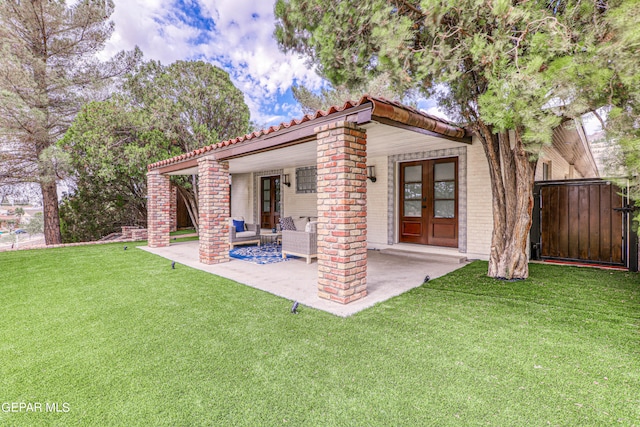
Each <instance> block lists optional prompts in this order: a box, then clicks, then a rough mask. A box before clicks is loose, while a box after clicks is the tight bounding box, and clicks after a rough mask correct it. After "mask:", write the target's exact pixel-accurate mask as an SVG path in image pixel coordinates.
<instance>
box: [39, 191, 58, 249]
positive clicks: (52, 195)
mask: <svg viewBox="0 0 640 427" xmlns="http://www.w3.org/2000/svg"><path fill="white" fill-rule="evenodd" d="M40 188H41V189H42V206H43V210H44V240H45V242H46V244H47V245H57V244H60V243H62V236H61V234H60V214H59V212H58V190H57V186H56V181H55V179H51V180H43V181H42V182H40Z"/></svg>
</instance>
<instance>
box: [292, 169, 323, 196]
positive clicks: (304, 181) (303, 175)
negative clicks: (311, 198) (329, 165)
mask: <svg viewBox="0 0 640 427" xmlns="http://www.w3.org/2000/svg"><path fill="white" fill-rule="evenodd" d="M317 181H318V168H317V167H316V166H308V167H305V168H296V193H315V192H316V191H317Z"/></svg>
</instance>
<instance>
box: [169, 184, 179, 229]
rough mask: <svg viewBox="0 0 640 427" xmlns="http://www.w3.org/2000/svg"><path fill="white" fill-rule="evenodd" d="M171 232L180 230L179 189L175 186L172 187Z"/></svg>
mask: <svg viewBox="0 0 640 427" xmlns="http://www.w3.org/2000/svg"><path fill="white" fill-rule="evenodd" d="M170 214H171V227H170V229H171V231H176V230H177V229H178V189H177V188H176V186H175V185H172V186H171V210H170Z"/></svg>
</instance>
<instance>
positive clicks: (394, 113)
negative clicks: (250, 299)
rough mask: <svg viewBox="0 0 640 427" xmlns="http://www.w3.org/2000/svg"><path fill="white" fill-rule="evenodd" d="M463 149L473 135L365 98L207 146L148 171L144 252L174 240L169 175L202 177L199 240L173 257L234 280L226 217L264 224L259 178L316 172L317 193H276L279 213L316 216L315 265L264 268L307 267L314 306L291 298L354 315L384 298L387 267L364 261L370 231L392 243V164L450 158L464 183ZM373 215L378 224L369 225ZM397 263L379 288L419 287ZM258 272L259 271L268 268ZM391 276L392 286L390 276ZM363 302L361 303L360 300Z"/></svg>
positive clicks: (462, 231) (459, 222) (460, 222)
mask: <svg viewBox="0 0 640 427" xmlns="http://www.w3.org/2000/svg"><path fill="white" fill-rule="evenodd" d="M469 144H471V137H470V136H469V134H468V133H467V132H466V131H465V130H464V129H461V128H459V127H456V126H454V125H452V124H450V123H447V122H446V121H443V120H441V119H437V118H435V117H432V116H429V115H428V114H425V113H423V112H420V111H418V110H415V109H413V108H411V107H407V106H404V105H401V104H398V103H395V102H392V101H388V100H384V99H380V98H373V97H366V96H365V97H363V98H362V99H361V100H360V101H358V102H347V103H345V104H344V105H343V106H341V107H332V108H331V109H329V110H328V111H324V112H321V111H319V112H316V113H315V114H313V115H307V116H305V117H303V118H302V119H301V120H294V121H291V122H290V123H287V124H281V125H279V126H275V127H271V128H269V129H266V130H262V131H259V132H254V133H252V134H249V135H244V136H242V137H239V138H235V139H233V140H228V141H223V142H220V143H217V144H213V145H210V146H207V147H203V148H201V149H198V150H195V151H193V152H191V153H187V154H183V155H180V156H177V157H174V158H171V159H167V160H164V161H161V162H157V163H154V164H151V165H149V167H148V175H147V176H148V194H149V204H148V229H149V239H148V241H149V247H150V248H152V249H153V250H161V249H163V248H165V247H168V246H169V244H170V239H169V232H170V223H171V212H170V210H171V203H170V181H169V178H170V176H171V175H185V174H198V176H199V189H198V202H199V224H200V226H199V227H200V229H199V244H190V245H185V252H184V254H185V258H184V260H183V261H180V260H178V259H174V260H175V261H178V262H181V263H184V264H186V265H191V266H194V267H196V268H200V269H205V268H206V269H207V271H209V269H211V272H214V273H216V274H220V275H222V276H224V277H227V276H225V274H222V272H227V274H230V275H231V276H233V274H231V273H230V272H232V271H233V270H234V269H235V268H239V266H238V265H237V264H238V263H237V262H236V261H232V262H229V261H230V259H229V218H230V217H232V216H236V215H237V213H234V208H236V211H237V208H238V207H240V209H241V212H244V213H245V214H244V215H248V220H249V221H252V223H259V222H261V221H260V218H259V214H258V213H257V211H258V208H257V206H258V203H259V202H256V200H259V197H256V193H257V192H259V191H260V190H259V189H258V185H257V184H258V182H259V180H260V178H261V177H263V176H278V177H283V178H284V177H285V176H287V173H291V174H293V173H294V172H297V170H298V169H305V168H306V169H309V168H313V170H314V174H315V175H314V176H315V177H317V178H315V179H314V184H317V189H314V192H313V194H299V193H298V192H297V191H296V189H295V188H285V187H284V185H286V184H278V188H279V189H280V190H279V191H282V193H283V194H284V195H285V196H287V197H288V199H287V198H285V201H287V200H288V201H289V202H290V201H295V203H294V204H293V205H292V204H291V203H289V205H285V207H284V214H286V215H288V216H300V217H308V218H310V217H314V218H317V263H316V264H313V265H311V266H308V267H298V266H297V265H296V264H297V263H292V262H286V263H284V264H282V265H281V266H278V267H272V266H268V267H269V268H273V269H279V270H284V271H285V273H284V274H285V276H286V277H292V274H294V271H296V270H293V269H295V268H299V269H301V271H302V270H304V269H309V270H308V271H307V270H304V271H305V277H304V278H302V277H300V281H301V283H302V281H309V282H308V283H309V285H308V286H307V285H304V286H305V288H304V289H305V294H306V293H307V292H308V293H309V294H308V297H309V298H313V300H314V301H311V300H309V302H306V301H307V300H304V301H303V297H302V295H301V296H300V298H297V297H296V298H292V299H296V300H298V301H300V302H302V303H304V304H306V305H309V306H316V307H318V308H320V305H319V302H318V301H320V300H325V301H323V303H322V306H325V305H326V304H330V305H335V303H336V302H337V303H340V304H349V305H352V304H356V303H357V305H355V306H354V308H353V309H345V310H344V313H346V314H349V313H350V312H352V310H356V311H357V308H356V307H359V306H362V307H365V306H370V305H373V304H374V303H375V302H376V301H379V299H377V298H374V297H372V294H374V295H375V293H379V292H382V291H381V288H378V289H377V288H376V281H377V280H378V279H377V277H378V276H379V275H381V274H383V273H384V271H382V270H380V271H376V270H375V267H372V266H371V265H370V264H371V263H370V262H369V258H370V257H371V256H373V257H376V254H375V252H374V251H371V250H368V249H371V247H370V246H368V243H369V242H370V241H371V236H372V234H373V233H375V234H376V239H377V242H384V243H385V244H387V243H388V244H391V245H394V244H395V243H397V231H396V229H397V220H396V219H395V218H394V215H397V206H396V204H397V197H396V194H397V190H396V188H395V187H396V177H397V174H398V170H397V168H396V166H395V163H394V162H397V161H401V160H404V161H407V160H411V159H413V158H414V157H415V156H417V157H416V158H433V157H439V158H456V159H458V160H456V161H458V162H459V163H460V167H458V168H457V169H455V170H456V171H458V172H457V173H458V176H457V177H456V179H458V178H459V182H461V183H464V182H465V181H466V169H465V167H464V165H465V162H466V147H467V146H468V145H469ZM372 166H373V167H376V166H377V168H378V169H377V170H378V179H377V182H376V179H375V177H374V179H370V180H368V178H371V177H369V176H368V168H369V167H372ZM451 170H452V171H453V170H454V169H451ZM288 171H289V172H288ZM232 178H233V179H232ZM236 178H237V179H236ZM232 181H233V190H234V191H233V202H232V196H231V195H232V191H231V185H232ZM283 181H284V180H280V181H279V182H280V183H282V182H283ZM369 181H371V182H369ZM462 185H463V184H461V190H460V193H458V191H457V190H456V192H455V194H456V195H457V197H458V198H459V204H460V208H459V209H458V208H456V210H455V212H456V215H458V212H459V218H458V217H456V219H455V221H456V222H455V224H456V225H455V230H456V231H455V242H456V245H457V242H458V235H461V236H466V226H467V222H466V210H465V206H466V197H465V194H464V192H463V190H464V187H462ZM452 191H453V190H452ZM464 191H466V190H464ZM452 194H453V193H452ZM456 203H458V202H456ZM376 208H379V209H377V210H376ZM305 209H306V210H307V211H305ZM308 211H312V212H310V213H309V212H308ZM247 213H248V214H247ZM372 213H373V214H374V215H373V219H375V226H374V227H372V226H371V225H370V224H372V215H371V214H372ZM271 227H273V226H271ZM452 227H454V226H450V229H453V228H452ZM262 228H265V227H262ZM458 229H459V234H458ZM459 241H460V245H459V247H458V249H459V252H461V253H464V252H465V250H466V247H465V245H466V238H465V237H463V238H460V239H459ZM174 246H175V245H172V246H171V247H174ZM187 247H188V248H190V249H187ZM195 247H197V249H198V251H197V252H196V251H195V250H194V249H193V248H195ZM176 249H177V247H176ZM442 249H443V250H446V249H447V248H442ZM227 264H228V265H227ZM396 265H397V264H393V265H388V268H387V270H388V271H387V272H388V273H389V274H391V276H387V277H386V279H385V280H386V282H385V283H387V284H388V285H389V286H390V287H393V286H395V284H396V283H401V282H407V284H406V286H410V287H413V286H418V285H419V284H421V283H422V280H423V279H424V276H425V275H426V274H430V273H425V272H424V271H420V273H416V276H415V277H412V278H407V279H406V280H404V279H403V278H402V276H401V275H402V272H401V270H402V269H401V268H399V267H397V266H396ZM209 266H210V267H209ZM294 266H295V267H294ZM262 267H263V269H262V270H260V271H261V272H264V271H265V269H264V266H262ZM371 268H373V269H374V270H373V271H371ZM290 269H291V271H289V270H290ZM418 269H419V270H420V268H418ZM244 270H246V269H244ZM383 270H384V269H383ZM309 272H311V274H310V273H309ZM253 274H257V275H258V276H259V275H260V274H261V273H258V272H257V270H256V271H252V273H251V274H248V273H244V272H243V275H241V276H233V277H229V278H231V279H234V280H238V281H240V282H242V283H246V284H251V281H252V280H253V279H252V277H253V276H252V275H253ZM295 274H298V273H295ZM267 276H268V275H267ZM420 276H422V277H420ZM236 277H239V278H236ZM391 277H393V278H394V280H393V281H389V280H388V279H390V278H391ZM432 277H433V276H432ZM305 283H306V282H305ZM379 283H382V281H380V282H379ZM409 283H410V285H409ZM282 286H285V284H283V285H282ZM288 286H291V284H290V283H288ZM401 286H405V284H403V285H401ZM307 289H314V290H315V292H313V291H311V292H309V291H308V290H307ZM405 290H406V289H405ZM390 292H395V291H391V290H390ZM274 293H276V292H274ZM398 293H400V292H398ZM283 296H285V295H283ZM364 297H367V298H366V300H367V301H361V300H362V299H363V298H364ZM315 300H318V301H315Z"/></svg>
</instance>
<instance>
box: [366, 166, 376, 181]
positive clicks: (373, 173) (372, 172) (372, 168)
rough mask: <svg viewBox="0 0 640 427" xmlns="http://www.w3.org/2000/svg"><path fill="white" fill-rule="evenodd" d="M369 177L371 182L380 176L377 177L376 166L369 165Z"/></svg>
mask: <svg viewBox="0 0 640 427" xmlns="http://www.w3.org/2000/svg"><path fill="white" fill-rule="evenodd" d="M367 178H368V179H370V180H371V182H376V181H377V180H378V178H376V167H375V166H367Z"/></svg>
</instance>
